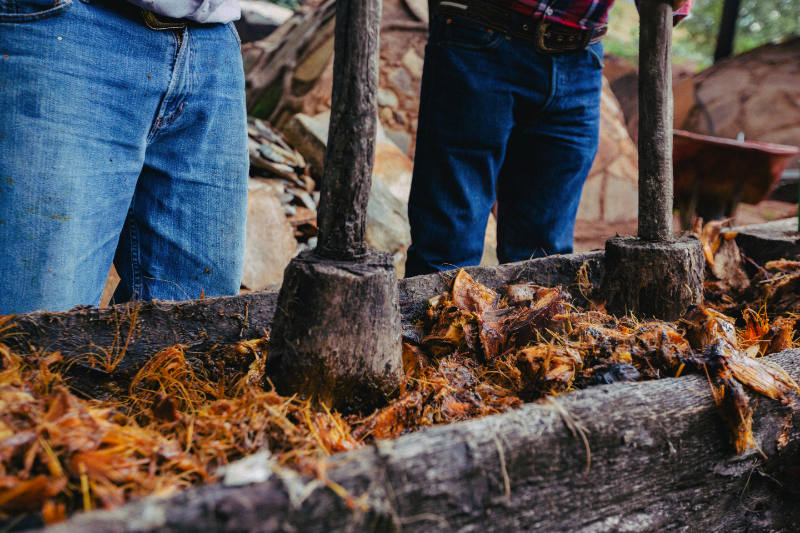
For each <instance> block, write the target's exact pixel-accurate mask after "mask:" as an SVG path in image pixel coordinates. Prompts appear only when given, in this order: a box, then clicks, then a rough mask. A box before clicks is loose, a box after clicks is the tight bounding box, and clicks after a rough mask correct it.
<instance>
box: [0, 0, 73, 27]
mask: <svg viewBox="0 0 800 533" xmlns="http://www.w3.org/2000/svg"><path fill="white" fill-rule="evenodd" d="M72 2H73V0H0V22H33V21H35V20H41V19H45V18H48V17H53V16H55V15H58V14H60V13H62V12H63V11H64V10H65V9H67V8H68V7H70V6H71V5H72Z"/></svg>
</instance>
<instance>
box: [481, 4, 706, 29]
mask: <svg viewBox="0 0 800 533" xmlns="http://www.w3.org/2000/svg"><path fill="white" fill-rule="evenodd" d="M492 2H493V3H495V4H499V5H502V6H504V7H507V8H509V9H512V10H514V11H517V12H519V13H522V14H523V15H531V16H533V18H547V19H548V20H553V21H555V22H559V23H561V24H564V25H565V26H570V27H573V28H581V29H590V28H594V27H596V26H599V25H600V24H605V22H606V20H607V19H608V10H609V9H611V5H612V4H613V3H614V0H492ZM692 2H693V0H689V1H688V2H686V4H684V5H683V6H682V7H681V8H680V9H679V10H677V11H676V12H675V13H674V16H675V23H676V24H677V23H678V22H680V21H681V20H682V19H683V18H685V17H686V15H688V14H689V9H691V7H692ZM637 4H638V1H637Z"/></svg>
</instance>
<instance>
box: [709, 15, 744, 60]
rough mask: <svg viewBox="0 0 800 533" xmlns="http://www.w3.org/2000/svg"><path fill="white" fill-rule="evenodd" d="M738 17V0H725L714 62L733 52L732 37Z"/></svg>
mask: <svg viewBox="0 0 800 533" xmlns="http://www.w3.org/2000/svg"><path fill="white" fill-rule="evenodd" d="M738 18H739V0H725V2H724V3H723V5H722V17H720V21H719V33H718V34H717V46H716V48H715V49H714V63H716V62H717V61H719V60H721V59H725V58H726V57H730V56H731V54H732V53H733V38H734V37H735V36H736V20H737V19H738Z"/></svg>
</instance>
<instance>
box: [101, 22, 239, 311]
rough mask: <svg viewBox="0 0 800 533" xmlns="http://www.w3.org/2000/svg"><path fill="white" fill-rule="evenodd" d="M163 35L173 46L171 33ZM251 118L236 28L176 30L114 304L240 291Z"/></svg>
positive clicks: (118, 260)
mask: <svg viewBox="0 0 800 533" xmlns="http://www.w3.org/2000/svg"><path fill="white" fill-rule="evenodd" d="M157 33H161V34H165V35H164V37H166V38H170V39H172V40H174V42H175V44H176V45H177V44H178V40H177V38H176V36H175V34H172V33H169V32H157ZM246 120H247V117H246V109H245V101H244V72H243V69H242V60H241V52H240V48H239V41H238V38H237V37H236V35H235V30H234V29H233V27H232V25H221V24H217V25H204V26H197V25H192V26H190V28H189V29H188V30H186V31H184V32H182V38H181V46H180V49H179V50H177V56H176V59H175V67H174V69H173V72H172V80H171V83H170V87H169V90H168V91H167V93H166V95H165V96H164V99H163V102H162V104H161V108H160V109H159V111H158V116H157V117H156V120H155V122H154V126H153V129H152V130H151V132H150V135H149V137H148V145H147V152H146V154H145V161H144V169H143V170H142V173H141V176H140V178H139V183H138V185H137V187H136V193H135V196H134V199H133V202H132V203H131V206H130V211H129V212H128V218H127V221H126V223H125V228H124V230H123V232H122V236H121V238H120V242H119V247H118V249H117V253H116V257H115V259H114V264H115V266H116V268H117V271H118V272H119V274H120V278H121V281H120V285H119V286H118V288H117V291H116V293H115V295H114V301H115V302H120V301H127V300H130V299H153V298H156V299H163V300H183V299H188V298H199V297H201V296H203V295H205V296H221V295H230V294H236V293H237V292H238V291H239V286H240V282H241V275H242V260H243V257H244V231H245V214H246V212H247V179H248V172H247V171H248V165H249V157H248V154H247V122H246Z"/></svg>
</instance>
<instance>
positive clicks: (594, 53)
mask: <svg viewBox="0 0 800 533" xmlns="http://www.w3.org/2000/svg"><path fill="white" fill-rule="evenodd" d="M586 51H587V52H589V56H590V57H591V58H592V62H593V63H594V66H596V67H597V68H600V69H602V68H603V67H604V66H605V65H604V64H603V43H601V42H597V43H594V44H590V45H589V46H587V47H586Z"/></svg>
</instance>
